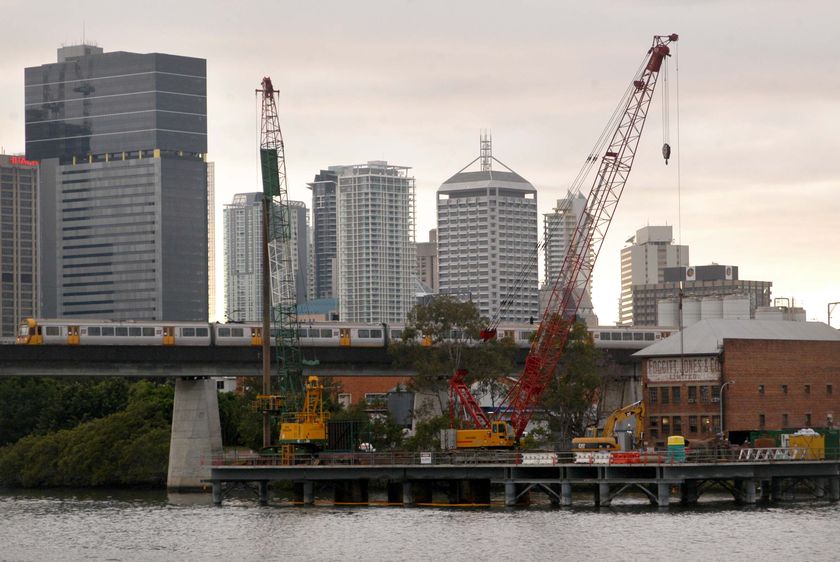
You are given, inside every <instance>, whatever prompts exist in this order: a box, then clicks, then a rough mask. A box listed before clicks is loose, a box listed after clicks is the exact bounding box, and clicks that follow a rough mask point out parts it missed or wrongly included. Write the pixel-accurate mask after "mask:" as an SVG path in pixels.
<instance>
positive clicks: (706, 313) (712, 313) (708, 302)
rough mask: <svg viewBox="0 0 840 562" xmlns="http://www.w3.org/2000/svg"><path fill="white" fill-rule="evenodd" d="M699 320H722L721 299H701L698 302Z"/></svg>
mask: <svg viewBox="0 0 840 562" xmlns="http://www.w3.org/2000/svg"><path fill="white" fill-rule="evenodd" d="M700 318H702V319H703V320H708V319H712V318H714V319H718V318H723V299H721V298H720V297H703V300H702V301H700Z"/></svg>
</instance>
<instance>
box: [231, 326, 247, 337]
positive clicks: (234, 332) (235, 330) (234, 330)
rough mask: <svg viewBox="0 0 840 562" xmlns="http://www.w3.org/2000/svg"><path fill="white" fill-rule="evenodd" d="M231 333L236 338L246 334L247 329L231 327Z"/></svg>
mask: <svg viewBox="0 0 840 562" xmlns="http://www.w3.org/2000/svg"><path fill="white" fill-rule="evenodd" d="M230 335H231V336H233V337H235V338H241V337H242V336H244V335H245V330H243V329H242V328H231V329H230Z"/></svg>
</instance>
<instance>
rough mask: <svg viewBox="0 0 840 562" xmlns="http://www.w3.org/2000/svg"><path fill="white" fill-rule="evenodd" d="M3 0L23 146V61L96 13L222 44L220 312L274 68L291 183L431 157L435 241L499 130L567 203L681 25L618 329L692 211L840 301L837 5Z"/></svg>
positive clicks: (622, 212) (651, 120)
mask: <svg viewBox="0 0 840 562" xmlns="http://www.w3.org/2000/svg"><path fill="white" fill-rule="evenodd" d="M0 8H2V11H3V14H4V20H5V21H6V25H5V26H4V32H3V35H2V36H0V47H1V48H2V49H0V52H2V53H3V56H2V57H0V145H2V146H3V147H4V149H5V151H6V153H10V152H22V151H23V149H24V118H23V68H24V67H27V66H37V65H40V64H44V63H48V62H54V61H55V57H56V52H55V50H56V48H57V47H59V46H60V45H61V44H72V43H78V42H80V40H81V38H82V33H83V32H82V29H83V27H84V30H85V31H84V33H85V36H86V38H87V39H88V41H95V42H96V43H97V44H98V45H99V46H101V47H103V48H104V49H105V51H106V52H107V51H118V50H122V51H133V52H140V53H148V52H162V53H171V54H178V55H186V56H194V57H202V58H205V59H207V76H208V87H207V94H208V134H209V152H210V159H211V160H212V161H214V162H216V206H217V209H218V210H217V216H218V219H217V223H216V224H217V227H218V230H217V239H218V247H219V251H218V252H217V268H218V269H219V283H218V291H219V293H218V300H219V310H220V311H221V310H222V304H221V301H222V298H223V289H222V287H223V284H222V282H221V269H222V261H221V260H222V253H221V237H222V233H221V229H220V225H221V220H220V219H221V208H222V205H223V204H225V203H230V201H231V198H232V197H233V194H234V193H237V192H245V191H258V190H259V183H258V178H257V168H256V165H255V162H256V144H257V129H256V126H257V111H256V107H257V106H256V102H255V98H254V89H255V88H257V87H258V86H259V82H260V79H261V78H262V77H263V76H264V75H269V76H271V78H272V80H273V82H274V85H275V87H276V88H277V89H279V90H280V102H279V111H280V120H281V127H282V129H283V134H284V137H285V141H286V150H287V151H286V155H287V167H288V172H289V180H290V193H291V197H292V199H298V200H302V201H305V202H306V203H307V206H310V203H311V198H310V192H309V190H308V189H306V182H307V181H311V180H312V177H313V175H314V174H315V173H316V172H317V171H318V170H319V169H321V168H324V167H326V166H329V165H335V164H356V163H361V162H366V161H367V160H387V161H388V162H390V163H393V164H399V165H404V166H411V167H412V168H413V170H412V173H413V175H414V177H415V178H416V182H417V241H418V242H422V241H426V240H427V239H428V230H429V229H431V228H434V227H435V191H436V190H437V188H438V187H439V186H440V184H441V183H442V182H443V181H444V180H446V179H447V178H448V177H450V176H451V175H452V174H454V173H455V172H457V171H458V170H459V169H460V168H461V167H463V166H464V165H465V164H467V163H468V162H469V161H470V160H472V159H473V158H474V157H475V156H477V155H478V139H479V133H480V131H481V130H482V129H490V130H492V134H493V152H494V156H496V157H497V158H498V159H500V160H501V161H503V162H505V163H506V164H507V165H508V166H510V167H511V168H512V169H514V170H515V171H517V172H518V173H519V174H521V175H522V176H523V177H525V178H526V179H528V180H529V181H530V182H531V183H532V184H534V186H535V187H536V188H537V191H538V200H539V208H540V214H541V215H542V213H545V212H549V211H550V209H551V208H552V207H553V206H554V205H555V204H556V200H557V199H558V198H559V197H562V196H563V194H564V193H565V191H566V189H567V187H568V185H569V183H570V182H571V180H572V179H573V178H574V176H575V175H576V173H577V171H578V169H579V168H580V166H581V165H582V163H583V161H584V159H585V157H586V155H587V151H588V150H589V148H590V147H591V146H592V144H593V143H594V141H595V139H596V138H597V136H598V135H599V134H600V132H601V130H602V129H603V127H604V125H605V124H606V121H607V118H608V117H609V114H610V113H611V112H612V110H613V107H614V106H615V104H616V103H617V102H618V99H619V97H620V96H621V94H622V92H623V91H624V88H625V86H626V85H627V83H628V81H629V80H630V79H631V78H632V75H633V73H634V71H635V69H636V68H637V66H638V63H639V62H640V61H641V59H642V56H643V55H644V52H645V50H646V49H647V48H648V46H649V45H650V41H651V37H652V36H653V35H654V34H670V33H678V34H679V35H680V41H679V47H678V56H679V72H678V73H677V72H675V70H676V68H675V63H676V57H674V58H672V60H671V66H670V77H671V83H672V84H671V86H672V87H674V86H676V83H677V82H678V83H679V105H678V106H677V104H676V101H675V99H674V97H675V95H674V94H675V92H673V91H672V99H671V104H670V113H671V131H670V137H671V145H672V146H674V151H675V154H674V159H672V162H671V164H670V165H669V166H665V164H664V162H663V160H662V157H661V154H660V148H661V144H662V138H663V126H662V118H661V99H660V96H659V95H657V96H656V98H655V99H654V102H653V105H652V108H651V112H650V114H649V117H648V121H647V125H646V127H645V133H644V136H643V139H642V143H641V145H640V149H639V152H638V154H637V157H636V164H635V166H634V168H633V171H632V173H631V175H630V180H629V182H628V185H627V188H626V189H625V192H624V196H623V198H622V201H621V204H620V205H619V207H618V210H617V212H616V215H615V218H614V220H613V223H612V226H611V229H610V232H609V234H608V236H607V239H606V242H605V243H604V247H603V249H602V251H601V255H600V257H599V260H598V263H597V265H596V268H595V273H594V283H593V285H594V290H593V292H594V294H593V300H594V303H595V308H596V312H597V313H598V315H599V316H600V319H601V322H602V324H610V323H613V322H614V321H615V320H616V318H617V310H618V298H619V286H620V271H619V251H620V249H621V247H622V246H623V245H624V241H625V240H627V239H628V238H629V237H630V236H632V235H633V234H634V232H635V230H636V229H638V228H640V227H642V226H645V225H648V224H651V225H654V224H670V225H674V236H675V238H679V240H676V241H681V242H682V243H683V244H688V245H689V246H690V257H691V262H692V264H693V265H704V264H708V263H711V262H716V263H721V264H731V265H737V266H739V269H740V277H741V279H752V280H762V281H772V282H773V297H787V298H792V299H794V300H795V303H796V304H797V305H801V306H804V307H805V308H806V309H807V311H808V319H809V320H810V319H819V320H821V321H825V320H826V306H827V303H828V302H831V301H840V235H838V230H839V229H838V219H839V218H840V193H838V187H840V185H839V184H840V181H838V176H840V173H838V171H837V170H838V168H837V162H838V160H840V140H838V133H837V130H836V129H837V127H836V126H837V125H838V124H839V123H840V103H838V100H840V43H839V42H838V40H837V29H838V27H837V26H838V24H837V22H838V21H840V9H838V8H837V5H836V3H835V2H830V1H825V2H808V1H800V2H774V1H763V2H758V1H755V2H749V1H734V0H728V1H721V2H716V1H702V0H697V1H683V2H679V1H654V0H650V1H639V2H631V1H618V2H609V1H600V2H558V1H549V0H547V1H519V2H509V1H506V2H502V1H499V2H496V1H491V0H484V1H457V0H449V1H438V0H422V1H421V0H418V1H396V0H392V1H381V2H369V1H363V0H357V1H355V2H347V1H332V0H319V1H318V2H310V3H305V2H281V1H277V0H265V1H249V0H243V1H241V2H230V1H227V0H224V1H223V0H204V1H200V2H199V1H193V0H181V1H176V2H172V1H167V2H159V1H157V0H146V1H144V2H139V3H125V2H121V3H120V2H118V3H113V2H110V3H109V2H104V3H103V2H101V1H86V0H62V1H56V0H42V1H41V2H31V1H29V0H0ZM15 21H16V22H17V24H15V23H14V22H15ZM677 76H678V79H677ZM660 85H661V84H660ZM677 113H679V118H680V135H679V142H677V132H676V120H677V119H676V116H677ZM677 152H679V161H680V166H679V167H678V166H677V165H676V156H677V154H676V153H677ZM678 168H679V170H680V172H681V173H680V174H679V176H678V174H677V171H678ZM678 184H679V186H680V190H679V192H680V193H681V205H680V204H679V201H680V198H679V197H678V189H677V188H678ZM587 190H588V186H587ZM680 208H681V209H682V212H681V213H680V212H679V209H680ZM540 231H542V216H540ZM832 324H833V325H834V326H838V325H840V307H838V310H837V311H836V313H835V315H834V321H833V322H832Z"/></svg>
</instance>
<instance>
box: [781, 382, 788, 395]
mask: <svg viewBox="0 0 840 562" xmlns="http://www.w3.org/2000/svg"><path fill="white" fill-rule="evenodd" d="M787 391H788V386H787V385H786V384H783V385H782V394H787Z"/></svg>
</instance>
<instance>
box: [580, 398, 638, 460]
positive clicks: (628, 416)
mask: <svg viewBox="0 0 840 562" xmlns="http://www.w3.org/2000/svg"><path fill="white" fill-rule="evenodd" d="M645 414H646V410H645V404H644V402H641V401H639V402H635V403H633V404H630V405H629V406H624V407H623V408H619V409H618V410H616V411H614V412H613V413H612V414H610V417H608V418H607V421H606V422H604V429H603V430H601V431H600V432H599V431H598V428H597V427H588V428H586V437H575V438H574V439H572V449H609V450H618V449H626V448H628V447H627V445H626V441H625V440H622V441H623V443H620V442H619V439H618V438H617V435H618V434H624V435H628V436H630V437H631V441H632V442H631V443H630V446H629V448H636V447H639V446H640V445H641V444H642V440H643V438H644V434H645ZM622 445H624V446H622Z"/></svg>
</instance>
